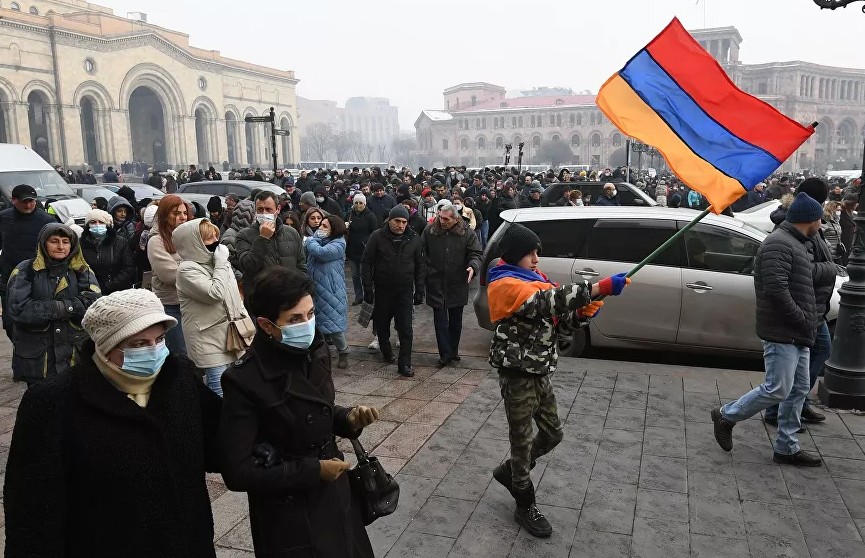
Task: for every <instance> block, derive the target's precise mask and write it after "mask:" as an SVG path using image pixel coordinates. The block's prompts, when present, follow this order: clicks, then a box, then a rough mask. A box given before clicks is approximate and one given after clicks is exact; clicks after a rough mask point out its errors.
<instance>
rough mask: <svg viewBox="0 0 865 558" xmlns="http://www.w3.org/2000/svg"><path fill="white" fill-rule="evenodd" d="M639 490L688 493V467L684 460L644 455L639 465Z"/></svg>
mask: <svg viewBox="0 0 865 558" xmlns="http://www.w3.org/2000/svg"><path fill="white" fill-rule="evenodd" d="M640 488H645V489H650V490H666V491H667V492H681V493H683V494H686V493H687V492H688V467H687V463H686V462H685V460H684V459H676V458H674V457H658V456H655V455H644V456H643V459H642V462H641V463H640Z"/></svg>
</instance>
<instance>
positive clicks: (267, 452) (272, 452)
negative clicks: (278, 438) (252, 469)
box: [252, 442, 282, 469]
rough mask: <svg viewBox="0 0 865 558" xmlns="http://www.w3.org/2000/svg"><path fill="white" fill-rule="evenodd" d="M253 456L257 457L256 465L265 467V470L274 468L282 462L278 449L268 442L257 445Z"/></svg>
mask: <svg viewBox="0 0 865 558" xmlns="http://www.w3.org/2000/svg"><path fill="white" fill-rule="evenodd" d="M252 456H253V457H255V465H256V466H257V467H264V468H265V469H267V468H268V467H273V466H274V465H276V464H278V463H280V462H281V461H282V459H280V458H279V454H278V453H277V451H276V448H274V447H273V446H271V445H270V444H268V443H267V442H262V443H260V444H257V445H256V446H255V448H253V450H252Z"/></svg>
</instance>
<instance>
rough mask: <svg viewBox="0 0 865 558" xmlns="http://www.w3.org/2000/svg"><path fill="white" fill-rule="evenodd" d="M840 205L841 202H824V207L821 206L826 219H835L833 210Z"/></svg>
mask: <svg viewBox="0 0 865 558" xmlns="http://www.w3.org/2000/svg"><path fill="white" fill-rule="evenodd" d="M839 207H841V204H840V203H838V202H836V201H829V202H826V207H824V208H823V216H824V217H825V218H826V220H827V221H834V220H835V211H836V210H837V209H838V208H839Z"/></svg>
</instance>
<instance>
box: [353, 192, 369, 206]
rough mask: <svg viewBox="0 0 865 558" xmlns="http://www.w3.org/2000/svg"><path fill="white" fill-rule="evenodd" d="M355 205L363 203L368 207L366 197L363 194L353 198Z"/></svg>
mask: <svg viewBox="0 0 865 558" xmlns="http://www.w3.org/2000/svg"><path fill="white" fill-rule="evenodd" d="M351 201H352V202H353V203H362V204H364V205H366V196H364V195H363V194H355V195H354V197H353V198H351Z"/></svg>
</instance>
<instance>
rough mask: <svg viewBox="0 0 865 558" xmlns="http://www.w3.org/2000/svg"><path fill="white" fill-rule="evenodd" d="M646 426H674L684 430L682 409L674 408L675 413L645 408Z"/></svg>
mask: <svg viewBox="0 0 865 558" xmlns="http://www.w3.org/2000/svg"><path fill="white" fill-rule="evenodd" d="M646 426H654V427H657V428H676V429H678V430H680V431H683V432H684V430H685V413H684V411H683V410H682V409H678V410H676V411H675V413H669V412H660V411H657V410H655V409H647V410H646Z"/></svg>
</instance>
